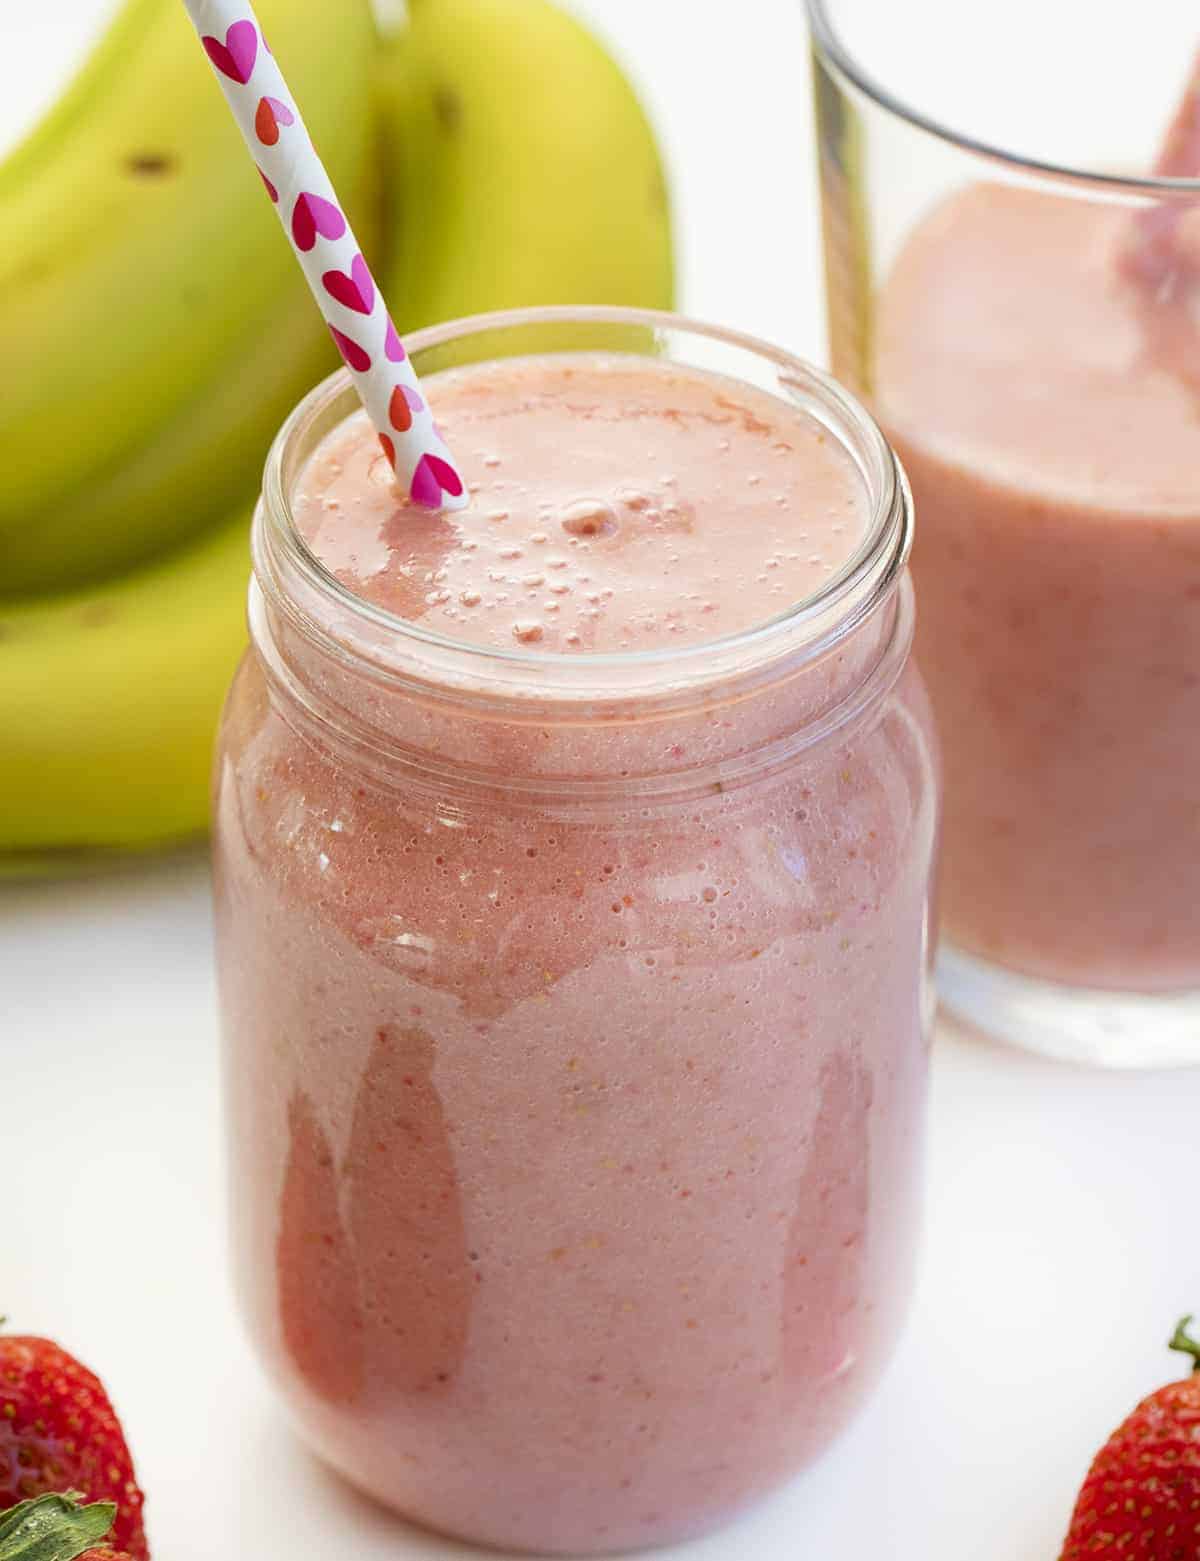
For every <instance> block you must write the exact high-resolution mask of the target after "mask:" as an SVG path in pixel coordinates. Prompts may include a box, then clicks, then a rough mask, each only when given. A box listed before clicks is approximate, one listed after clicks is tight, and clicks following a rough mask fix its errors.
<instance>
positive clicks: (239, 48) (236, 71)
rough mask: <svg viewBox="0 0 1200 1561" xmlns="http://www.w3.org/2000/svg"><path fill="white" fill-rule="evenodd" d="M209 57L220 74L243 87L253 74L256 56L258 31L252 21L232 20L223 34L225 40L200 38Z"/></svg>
mask: <svg viewBox="0 0 1200 1561" xmlns="http://www.w3.org/2000/svg"><path fill="white" fill-rule="evenodd" d="M200 41H201V42H202V43H203V45H204V47H205V49H206V50H207V52H208V57H209V59H210V60H211V61H212V62H213V64H214V65H215V66H216V67H217V69H218V70H219V71H220V72H221V74H222V75H224V76H228V77H229V78H230V80H231V81H236V82H240V84H241V85H242V86H243V87H244V86H245V85H246V83H247V82H248V81H249V80H250V78H251V76H253V74H254V62H255V60H256V59H257V58H258V33H257V31H256V29H255V26H254V23H253V22H234V23H233V24H232V25H231V26H230V28H229V31H228V32H227V33H226V34H225V42H224V43H222V42H221V40H220V39H219V38H208V37H205V38H202V39H201V40H200Z"/></svg>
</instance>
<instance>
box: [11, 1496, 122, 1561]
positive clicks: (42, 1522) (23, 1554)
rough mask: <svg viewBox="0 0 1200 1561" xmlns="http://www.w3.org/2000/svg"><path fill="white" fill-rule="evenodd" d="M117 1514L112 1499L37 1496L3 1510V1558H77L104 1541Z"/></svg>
mask: <svg viewBox="0 0 1200 1561" xmlns="http://www.w3.org/2000/svg"><path fill="white" fill-rule="evenodd" d="M116 1515H117V1506H116V1503H115V1502H112V1501H94V1502H92V1503H91V1504H90V1505H89V1506H84V1504H83V1502H82V1501H81V1500H80V1499H79V1498H78V1497H77V1496H76V1495H74V1494H73V1493H72V1494H68V1495H65V1496H60V1495H56V1494H54V1493H53V1492H51V1493H49V1494H47V1495H44V1496H35V1497H34V1498H33V1499H32V1500H31V1501H23V1502H21V1503H20V1504H19V1505H18V1506H16V1507H10V1508H9V1509H8V1511H7V1512H0V1561H75V1558H76V1557H77V1556H82V1555H86V1553H87V1552H88V1551H89V1550H92V1549H94V1548H95V1547H96V1546H97V1545H98V1544H100V1543H101V1541H102V1540H103V1539H104V1537H105V1535H106V1534H107V1533H108V1531H109V1529H110V1528H112V1525H113V1519H114V1518H115V1517H116Z"/></svg>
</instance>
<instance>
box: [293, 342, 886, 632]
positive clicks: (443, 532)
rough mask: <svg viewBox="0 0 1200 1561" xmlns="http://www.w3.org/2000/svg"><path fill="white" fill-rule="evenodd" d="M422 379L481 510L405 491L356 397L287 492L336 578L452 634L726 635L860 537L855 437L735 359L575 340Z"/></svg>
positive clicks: (769, 613) (861, 490)
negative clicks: (617, 352)
mask: <svg viewBox="0 0 1200 1561" xmlns="http://www.w3.org/2000/svg"><path fill="white" fill-rule="evenodd" d="M427 390H428V393H429V396H430V400H431V403H432V404H433V405H434V406H435V407H436V410H437V415H438V420H439V423H440V425H441V427H442V428H443V430H444V432H445V435H446V439H447V442H448V443H449V445H450V447H451V448H452V449H453V450H454V452H455V456H456V458H457V460H458V462H459V464H460V466H461V468H462V469H463V472H464V475H465V477H466V479H467V482H468V485H469V489H470V493H471V505H470V508H469V509H468V510H466V511H465V512H462V513H456V514H448V513H447V514H429V513H427V512H423V511H420V510H418V509H415V508H413V507H412V506H410V505H408V504H406V503H404V502H402V501H401V500H400V499H399V497H398V494H397V491H396V489H395V487H394V484H393V482H392V480H391V473H390V470H389V468H388V465H387V462H386V460H385V459H384V458H383V456H382V455H381V454H380V451H379V447H378V445H377V443H376V441H375V438H374V434H373V431H372V430H371V428H370V425H369V424H368V422H367V420H366V418H365V416H363V415H356V416H354V417H351V418H350V419H348V420H347V422H346V423H345V424H343V425H342V426H341V427H340V428H338V429H335V430H334V432H333V433H332V434H330V435H329V436H328V437H327V439H326V440H325V442H324V443H323V444H322V446H321V447H320V448H319V450H318V451H317V453H316V455H315V456H314V457H313V459H312V461H311V462H310V464H309V466H308V468H307V470H306V471H305V473H304V474H303V477H302V479H301V481H300V483H299V484H298V487H297V490H296V493H295V496H294V500H293V510H294V514H295V518H296V523H297V525H298V527H299V530H300V532H301V534H302V535H303V536H304V537H305V538H306V540H307V541H308V543H309V545H310V546H311V548H312V549H313V551H314V552H315V553H316V554H317V556H318V557H319V558H320V559H321V561H322V562H323V563H324V564H325V565H326V567H327V568H329V569H330V570H331V571H332V572H333V573H334V574H335V575H337V577H338V578H339V579H340V580H341V581H342V582H343V584H345V585H346V586H348V587H349V588H350V589H351V590H352V591H354V592H356V593H357V594H358V595H360V596H363V597H365V598H366V599H368V600H370V601H373V602H375V603H377V604H378V605H380V606H383V607H386V608H388V609H390V610H391V611H393V612H395V613H397V614H398V615H399V616H401V617H403V618H407V619H410V620H413V621H419V622H421V623H422V625H423V626H424V627H426V628H429V629H432V630H435V631H437V632H439V633H441V634H445V635H448V636H450V637H452V638H455V639H459V640H465V641H468V642H470V643H472V644H477V645H485V646H492V647H496V648H499V649H509V650H511V649H513V648H514V647H522V646H523V647H527V648H537V649H542V650H546V651H556V652H557V651H561V652H586V651H598V652H611V651H636V650H644V649H650V648H654V647H661V646H667V645H685V644H688V643H694V642H696V641H702V640H712V639H716V638H719V637H721V636H723V635H727V634H731V633H734V632H736V631H738V630H740V629H746V628H750V627H752V626H753V625H754V624H756V623H760V622H763V621H766V620H767V619H770V618H773V617H775V616H776V615H777V614H779V613H781V612H784V611H786V609H787V608H788V607H790V606H791V605H793V604H794V603H796V602H799V601H802V600H804V599H805V598H806V597H809V596H811V595H812V594H813V593H814V592H815V591H817V590H819V589H820V588H821V587H822V586H823V585H825V584H826V583H827V582H828V581H829V580H830V578H831V577H832V576H833V575H834V574H835V573H836V572H837V571H838V570H839V569H840V568H841V566H842V565H844V564H845V563H846V561H847V560H848V559H849V558H850V557H851V556H852V555H853V554H854V552H855V551H856V550H857V549H858V548H859V546H860V545H861V544H862V542H863V540H864V538H865V535H866V530H867V526H868V523H869V519H870V517H869V514H868V509H867V500H866V497H865V485H864V483H863V481H862V478H861V475H860V473H859V472H858V471H857V469H856V468H855V466H854V463H853V460H852V458H851V457H850V455H849V454H848V453H847V452H846V450H845V449H844V448H843V446H842V445H841V444H840V442H839V441H838V440H837V439H836V438H834V437H833V436H832V435H831V434H829V433H828V432H827V431H826V429H825V428H824V426H823V425H822V424H821V423H820V422H819V421H817V420H816V419H815V418H813V417H812V416H810V415H809V414H808V413H806V412H804V411H803V410H801V409H800V408H798V407H795V406H792V405H790V404H789V403H787V402H785V401H783V400H781V399H780V398H779V397H776V396H773V395H770V394H769V393H767V392H765V391H759V390H755V389H753V388H752V387H749V386H747V385H744V384H741V383H738V382H736V381H733V380H729V379H725V378H721V377H719V376H717V375H708V374H702V373H698V372H697V371H695V370H693V369H689V370H687V371H686V372H684V371H682V370H680V369H678V368H677V367H675V366H674V365H672V364H670V363H666V362H664V363H656V362H653V361H647V360H645V359H642V358H639V359H637V360H636V361H635V362H634V361H630V360H628V359H622V358H621V357H619V356H602V355H599V354H570V355H563V356H561V357H556V358H538V359H520V358H518V359H508V360H500V361H498V362H494V363H490V364H486V365H477V366H472V367H469V368H464V369H455V370H448V371H446V372H443V373H441V374H438V375H434V376H432V377H431V378H430V379H429V380H428V382H427ZM530 472H536V475H537V480H536V483H533V482H531V481H530V480H529V475H528V474H529V473H530Z"/></svg>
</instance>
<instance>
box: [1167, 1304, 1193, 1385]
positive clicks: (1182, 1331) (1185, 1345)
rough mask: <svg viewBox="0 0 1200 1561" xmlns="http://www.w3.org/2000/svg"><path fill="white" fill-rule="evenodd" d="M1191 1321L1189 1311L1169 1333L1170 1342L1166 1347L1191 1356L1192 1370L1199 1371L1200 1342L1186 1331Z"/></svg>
mask: <svg viewBox="0 0 1200 1561" xmlns="http://www.w3.org/2000/svg"><path fill="white" fill-rule="evenodd" d="M1191 1322H1192V1314H1191V1313H1190V1312H1189V1313H1188V1315H1187V1316H1186V1317H1185V1318H1183V1319H1182V1321H1181V1322H1180V1324H1179V1326H1178V1327H1177V1328H1176V1330H1175V1332H1174V1333H1173V1334H1172V1335H1171V1342H1170V1343H1169V1344H1168V1345H1167V1348H1168V1349H1169V1350H1179V1352H1180V1353H1181V1354H1183V1355H1190V1356H1191V1357H1192V1370H1193V1371H1194V1372H1197V1371H1200V1342H1197V1340H1195V1339H1193V1338H1192V1336H1191V1334H1189V1333H1188V1328H1189V1327H1190V1325H1191Z"/></svg>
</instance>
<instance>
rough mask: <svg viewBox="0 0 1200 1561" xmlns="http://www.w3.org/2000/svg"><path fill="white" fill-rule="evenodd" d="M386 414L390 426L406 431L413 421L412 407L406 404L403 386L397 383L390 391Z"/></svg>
mask: <svg viewBox="0 0 1200 1561" xmlns="http://www.w3.org/2000/svg"><path fill="white" fill-rule="evenodd" d="M388 416H389V417H390V418H391V420H392V427H393V428H396V429H399V431H400V432H401V433H402V434H403V433H407V432H408V430H409V429H410V428H411V427H412V423H413V409H412V407H411V406H409V404H408V397H407V395H405V393H404V386H403V385H397V386H396V388H395V390H393V391H392V399H391V403H390V405H389V406H388Z"/></svg>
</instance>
